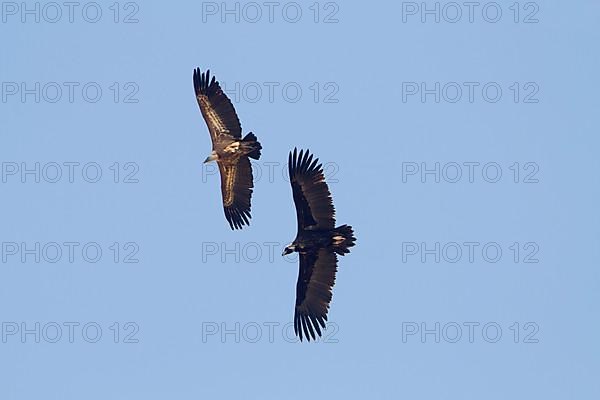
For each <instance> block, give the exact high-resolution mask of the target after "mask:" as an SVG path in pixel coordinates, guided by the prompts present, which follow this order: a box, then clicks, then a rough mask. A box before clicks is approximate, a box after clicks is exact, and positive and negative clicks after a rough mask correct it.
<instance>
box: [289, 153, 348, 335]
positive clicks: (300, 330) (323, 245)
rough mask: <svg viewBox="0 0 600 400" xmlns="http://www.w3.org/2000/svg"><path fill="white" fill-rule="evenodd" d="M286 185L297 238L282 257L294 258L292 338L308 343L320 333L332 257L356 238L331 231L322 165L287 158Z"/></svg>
mask: <svg viewBox="0 0 600 400" xmlns="http://www.w3.org/2000/svg"><path fill="white" fill-rule="evenodd" d="M288 168H289V174H290V183H291V185H292V194H293V196H294V204H295V206H296V216H297V219H298V233H297V234H296V238H295V239H294V241H293V242H292V243H291V244H289V245H288V246H287V247H286V248H285V249H284V251H283V255H286V254H290V253H293V252H298V253H300V272H299V273H298V282H297V284H296V308H295V312H294V332H295V333H296V335H297V336H299V337H300V341H302V339H303V337H306V339H307V340H308V341H310V340H311V338H312V339H313V340H316V338H317V336H321V329H325V321H327V311H328V310H329V303H330V302H331V295H332V293H331V289H332V288H333V284H334V283H335V273H336V271H337V255H338V254H339V255H345V254H346V253H349V252H350V250H349V249H348V248H349V247H352V246H354V242H355V240H356V238H355V237H354V232H353V231H352V227H351V226H349V225H342V226H339V227H337V228H336V227H335V209H334V207H333V202H332V199H331V193H330V192H329V188H328V187H327V183H325V177H324V175H323V168H322V165H321V164H319V159H318V158H314V159H313V156H312V155H311V154H310V153H309V152H308V150H307V151H300V153H299V154H298V152H297V150H296V149H294V152H293V153H292V152H290V155H289V159H288Z"/></svg>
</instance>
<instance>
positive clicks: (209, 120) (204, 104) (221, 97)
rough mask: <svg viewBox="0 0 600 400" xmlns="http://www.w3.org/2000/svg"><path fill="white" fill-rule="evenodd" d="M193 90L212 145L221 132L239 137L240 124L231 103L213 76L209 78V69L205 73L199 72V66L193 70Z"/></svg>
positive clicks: (240, 132) (240, 133)
mask: <svg viewBox="0 0 600 400" xmlns="http://www.w3.org/2000/svg"><path fill="white" fill-rule="evenodd" d="M194 90H195V92H196V100H198V105H199V106H200V111H201V112H202V116H203V117H204V121H206V125H207V126H208V130H209V132H210V137H211V139H212V142H213V145H214V143H215V141H216V140H217V139H218V137H219V135H221V134H223V133H226V134H229V135H231V136H232V137H233V138H236V139H237V138H241V137H242V126H241V125H240V120H239V119H238V116H237V114H236V112H235V109H234V108H233V104H231V101H230V100H229V98H228V97H227V95H225V93H223V90H221V86H220V85H219V82H218V81H216V80H215V77H214V76H213V77H212V80H210V70H208V71H206V73H204V72H202V73H201V72H200V68H196V69H195V70H194ZM213 147H214V146H213Z"/></svg>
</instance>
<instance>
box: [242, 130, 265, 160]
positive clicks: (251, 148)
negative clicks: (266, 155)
mask: <svg viewBox="0 0 600 400" xmlns="http://www.w3.org/2000/svg"><path fill="white" fill-rule="evenodd" d="M242 142H243V144H244V146H245V147H246V148H247V149H248V153H247V155H248V157H250V158H254V159H255V160H258V159H259V158H260V150H261V149H262V146H261V144H260V143H259V141H258V138H257V137H256V135H254V133H252V132H250V133H248V134H247V135H246V136H244V138H243V139H242Z"/></svg>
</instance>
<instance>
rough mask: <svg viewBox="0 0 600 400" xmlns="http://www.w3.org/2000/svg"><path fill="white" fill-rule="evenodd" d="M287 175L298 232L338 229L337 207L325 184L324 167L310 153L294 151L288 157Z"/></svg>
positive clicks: (307, 151)
mask: <svg viewBox="0 0 600 400" xmlns="http://www.w3.org/2000/svg"><path fill="white" fill-rule="evenodd" d="M288 172H289V176H290V184H291V186H292V193H293V196H294V204H295V206H296V217H297V219H298V229H306V228H308V227H310V226H313V225H316V226H317V227H318V228H320V229H333V228H334V227H335V207H334V206H333V199H332V197H331V192H330V191H329V187H328V186H327V183H326V182H325V176H324V174H323V165H322V164H320V163H319V159H318V158H314V159H313V155H312V154H310V151H309V150H300V153H298V150H297V149H296V148H294V151H293V152H291V151H290V154H289V156H288Z"/></svg>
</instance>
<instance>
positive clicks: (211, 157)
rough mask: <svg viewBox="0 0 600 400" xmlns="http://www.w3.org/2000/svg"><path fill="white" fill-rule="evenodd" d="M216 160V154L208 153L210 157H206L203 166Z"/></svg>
mask: <svg viewBox="0 0 600 400" xmlns="http://www.w3.org/2000/svg"><path fill="white" fill-rule="evenodd" d="M216 159H217V154H216V153H215V152H214V151H213V152H212V153H210V156H208V157H206V160H204V164H206V163H208V162H211V161H215V160H216Z"/></svg>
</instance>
